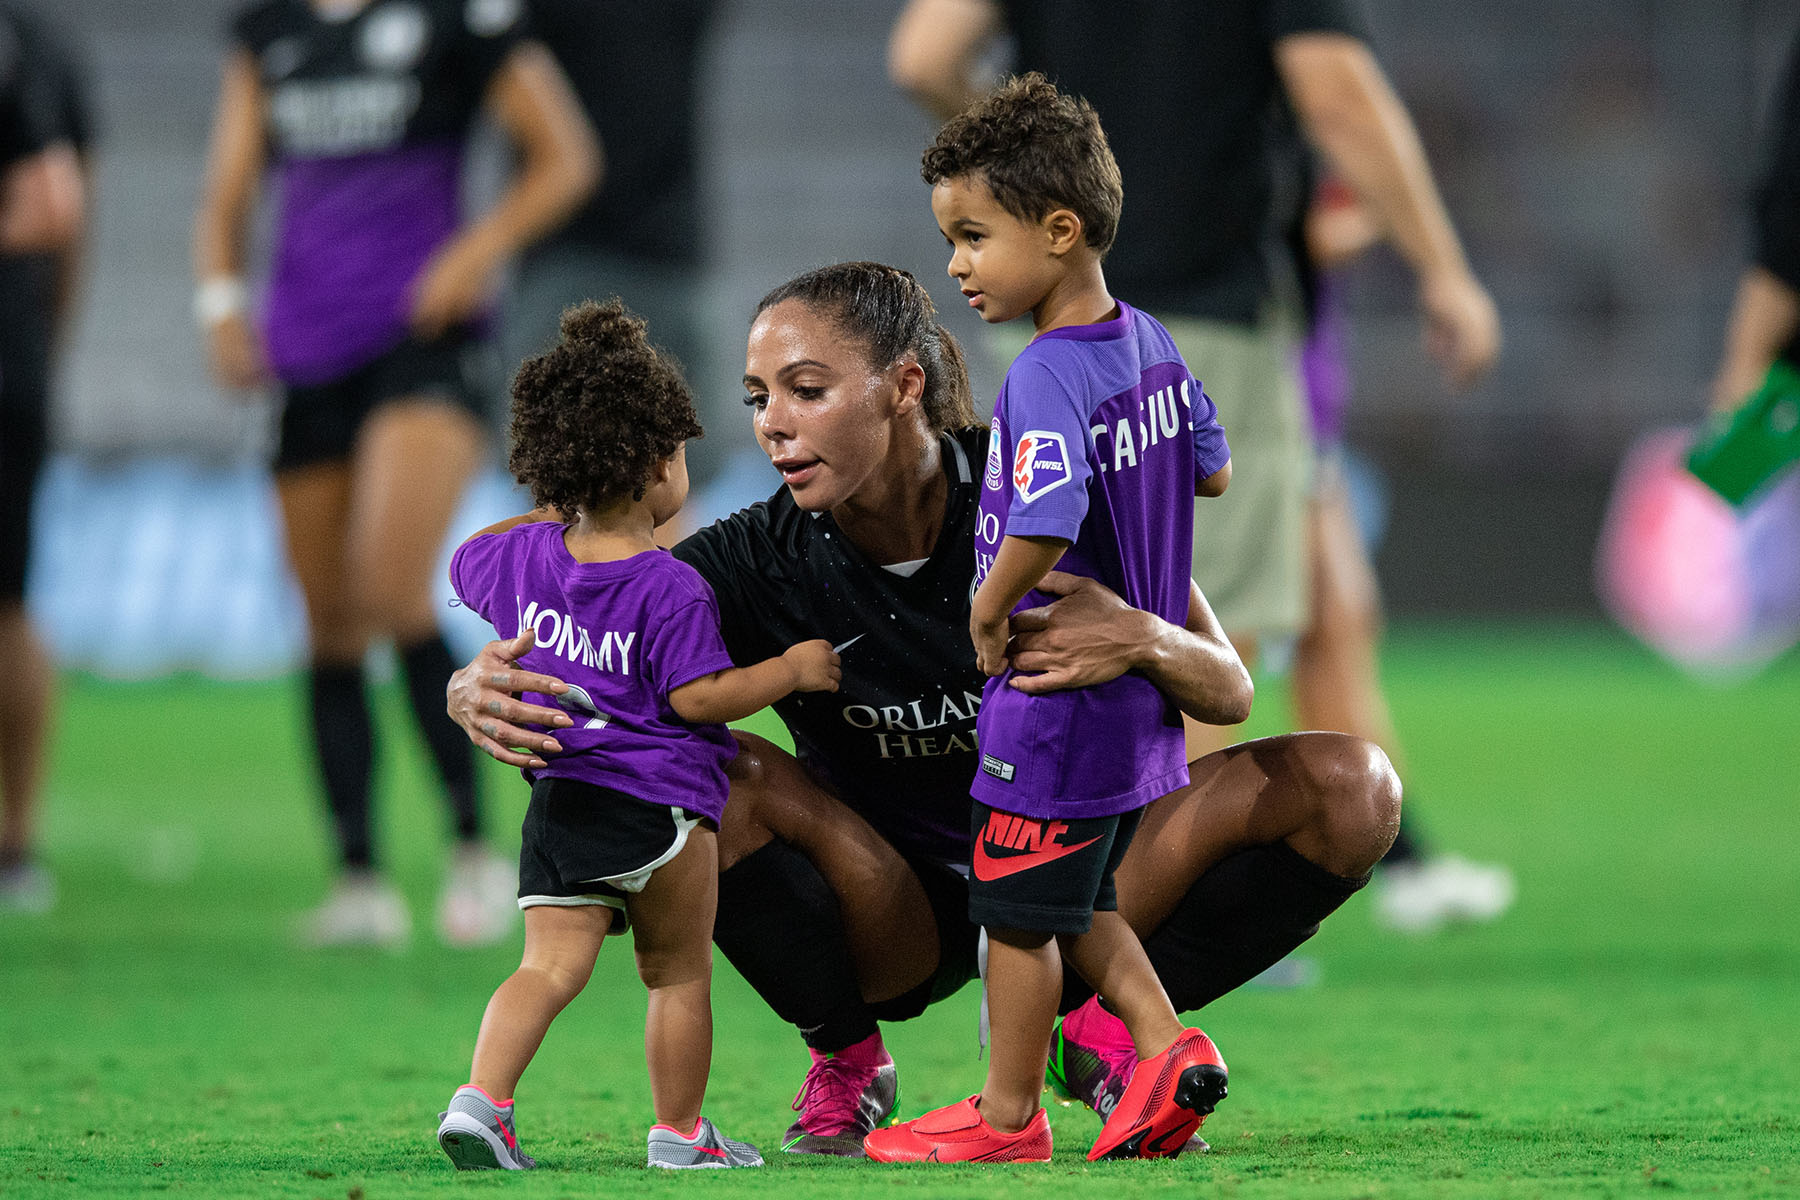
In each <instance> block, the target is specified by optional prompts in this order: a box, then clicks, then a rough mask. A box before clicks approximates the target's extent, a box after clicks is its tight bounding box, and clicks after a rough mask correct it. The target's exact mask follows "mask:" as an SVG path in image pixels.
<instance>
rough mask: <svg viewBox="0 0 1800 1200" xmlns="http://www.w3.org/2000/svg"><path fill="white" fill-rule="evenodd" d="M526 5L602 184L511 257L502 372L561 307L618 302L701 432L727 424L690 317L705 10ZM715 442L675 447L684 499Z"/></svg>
mask: <svg viewBox="0 0 1800 1200" xmlns="http://www.w3.org/2000/svg"><path fill="white" fill-rule="evenodd" d="M527 8H528V11H529V12H530V15H531V30H532V34H533V36H535V37H536V38H538V39H539V40H540V41H541V42H542V43H543V44H544V46H545V47H546V48H547V49H548V50H549V51H550V53H551V54H552V55H554V56H555V58H556V60H557V62H558V63H559V64H561V66H562V69H563V73H564V74H565V75H567V76H568V79H569V83H570V85H571V87H572V88H573V89H574V92H575V97H576V99H577V100H579V101H580V102H581V107H582V108H583V110H584V111H585V112H586V113H587V116H588V119H589V120H590V121H592V122H593V125H594V128H595V129H596V130H597V131H598V132H599V135H600V144H601V145H602V146H604V147H606V179H605V182H604V184H603V185H602V186H601V187H600V188H599V190H597V191H596V192H595V193H594V194H593V195H592V196H591V197H589V198H588V200H587V202H586V203H585V204H583V205H582V206H581V207H580V208H579V209H577V210H576V211H575V213H574V215H573V216H571V217H570V218H569V220H568V221H567V222H566V223H564V224H563V225H562V226H561V227H559V228H558V229H556V230H555V231H553V232H551V233H549V234H547V235H546V236H545V237H543V238H542V239H541V240H539V241H538V242H536V243H534V244H533V245H531V246H529V247H527V248H525V250H524V251H523V252H522V253H521V254H520V256H519V262H518V270H517V272H516V277H515V279H514V282H513V288H512V293H511V295H510V296H509V297H508V298H507V305H506V314H505V323H504V326H503V329H502V334H501V349H502V351H503V354H504V361H505V362H507V363H509V364H510V363H517V362H522V361H523V360H525V359H527V358H530V357H532V356H533V355H536V354H540V353H542V352H543V351H544V349H545V348H546V347H547V346H549V345H553V344H554V343H555V341H556V331H557V323H558V322H559V321H560V320H561V318H562V312H563V310H564V309H565V308H567V307H569V306H570V305H572V304H576V303H579V302H580V301H582V300H586V299H591V298H593V297H596V296H612V295H618V296H622V297H623V298H624V300H625V302H626V303H627V304H628V305H630V306H631V309H632V311H633V312H636V313H638V314H639V315H641V316H642V317H643V318H644V319H645V321H647V322H648V323H649V326H650V329H651V330H652V331H653V333H654V334H655V337H656V341H657V345H658V346H659V347H660V348H662V349H664V350H666V351H667V352H669V353H670V354H673V355H674V356H675V358H676V359H677V360H678V361H679V362H680V363H681V364H682V367H683V370H684V373H685V374H686V375H687V376H688V377H689V378H690V379H693V380H694V383H695V390H696V391H697V392H698V393H699V394H700V396H701V398H702V399H701V406H702V407H701V418H702V423H703V424H706V425H721V424H726V423H735V422H736V421H737V419H738V414H737V413H736V412H734V411H728V410H726V409H722V408H716V407H715V408H712V409H709V408H708V407H707V403H706V400H705V397H706V396H708V395H711V394H714V393H715V392H716V393H717V394H718V395H720V396H723V397H725V398H726V400H727V401H728V402H729V403H730V404H731V405H732V407H733V408H735V406H736V400H735V394H734V393H730V392H727V391H724V390H722V389H718V388H713V387H709V386H708V385H707V382H706V380H705V379H704V377H703V375H702V371H703V370H704V368H705V367H706V366H707V365H708V355H707V350H706V348H707V345H708V341H707V335H706V334H705V325H704V322H703V321H702V320H700V317H699V313H698V307H699V303H700V298H701V295H702V286H701V211H700V195H699V173H698V151H697V147H696V145H695V143H696V140H697V133H698V130H697V123H696V109H697V105H698V74H699V70H700V55H701V51H702V49H703V48H704V43H705V39H706V35H707V32H708V29H709V27H710V25H711V22H712V20H713V17H714V14H715V13H716V11H717V9H718V0H659V2H658V3H656V4H640V3H633V2H632V0H527ZM719 441H720V439H718V438H706V439H701V440H699V441H696V442H695V443H694V444H693V445H692V446H690V447H689V448H688V470H689V472H690V474H691V476H692V478H693V480H694V486H695V489H696V491H697V492H699V491H703V490H704V488H705V487H706V484H707V482H708V481H709V480H711V479H712V478H713V477H714V476H715V475H716V474H717V473H718V471H719V469H720V467H721V465H722V460H723V458H724V457H725V453H726V452H725V449H724V448H723V447H721V446H720V445H719V444H718V443H719ZM759 482H760V471H759ZM761 497H762V493H760V492H759V493H758V494H757V495H756V496H754V497H749V499H761ZM677 520H678V521H682V522H684V523H685V522H686V520H687V518H685V517H678V518H677Z"/></svg>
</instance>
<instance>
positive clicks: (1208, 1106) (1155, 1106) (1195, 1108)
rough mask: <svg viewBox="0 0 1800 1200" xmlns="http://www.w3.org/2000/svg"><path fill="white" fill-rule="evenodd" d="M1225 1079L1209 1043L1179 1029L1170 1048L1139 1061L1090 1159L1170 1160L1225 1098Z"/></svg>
mask: <svg viewBox="0 0 1800 1200" xmlns="http://www.w3.org/2000/svg"><path fill="white" fill-rule="evenodd" d="M1226 1078H1227V1077H1226V1073H1225V1060H1224V1059H1222V1058H1220V1057H1219V1050H1218V1047H1216V1046H1214V1045H1213V1044H1212V1039H1211V1038H1209V1037H1207V1036H1206V1035H1205V1034H1204V1033H1201V1032H1200V1031H1199V1030H1198V1029H1184V1030H1182V1031H1181V1036H1180V1037H1178V1038H1176V1039H1175V1044H1174V1045H1172V1046H1170V1047H1169V1048H1168V1049H1167V1050H1164V1051H1163V1052H1162V1053H1161V1054H1158V1055H1157V1056H1156V1057H1154V1058H1146V1059H1144V1060H1143V1061H1142V1062H1140V1063H1138V1065H1137V1070H1136V1072H1134V1073H1133V1074H1132V1076H1131V1083H1130V1085H1129V1086H1128V1087H1126V1089H1125V1094H1124V1095H1123V1096H1120V1097H1119V1102H1118V1104H1117V1105H1115V1106H1114V1108H1113V1110H1112V1115H1111V1116H1109V1117H1108V1118H1107V1119H1106V1124H1105V1125H1104V1126H1103V1127H1102V1128H1101V1130H1100V1136H1099V1138H1098V1139H1096V1140H1095V1142H1094V1148H1093V1149H1092V1150H1089V1151H1088V1161H1089V1162H1099V1161H1100V1160H1102V1159H1109V1158H1174V1157H1175V1156H1176V1155H1178V1154H1180V1153H1181V1152H1182V1151H1183V1150H1184V1149H1186V1148H1187V1144H1188V1138H1190V1137H1192V1136H1193V1134H1194V1131H1195V1130H1196V1129H1198V1128H1200V1123H1201V1122H1202V1121H1204V1120H1206V1118H1207V1116H1208V1115H1209V1114H1210V1113H1211V1112H1212V1110H1213V1108H1214V1107H1215V1106H1216V1105H1217V1104H1218V1103H1219V1101H1221V1100H1223V1099H1224V1098H1225V1083H1226Z"/></svg>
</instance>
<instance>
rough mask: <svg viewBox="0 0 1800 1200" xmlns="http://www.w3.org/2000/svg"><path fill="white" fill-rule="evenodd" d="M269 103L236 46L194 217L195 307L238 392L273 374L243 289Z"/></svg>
mask: <svg viewBox="0 0 1800 1200" xmlns="http://www.w3.org/2000/svg"><path fill="white" fill-rule="evenodd" d="M266 104H267V97H266V96H265V95H264V92H263V86H262V80H261V79H260V78H259V77H258V75H257V70H256V61H255V59H253V58H252V57H251V55H250V52H249V51H248V50H245V49H242V48H238V49H236V50H233V51H232V54H231V57H230V58H228V59H226V60H225V70H224V73H223V76H222V78H221V80H220V84H219V101H218V107H217V108H216V109H215V111H214V114H213V129H212V142H211V146H210V149H209V150H208V152H207V164H206V177H205V182H204V184H203V186H202V188H201V193H200V210H199V213H198V214H197V215H196V217H195V220H194V278H195V281H196V289H197V290H196V291H195V294H194V309H195V316H196V318H197V319H198V320H199V322H200V325H201V328H202V330H203V331H204V332H205V334H206V339H207V350H208V352H209V354H210V357H211V359H212V367H213V371H214V373H215V374H216V375H217V376H218V378H219V381H220V382H221V383H223V384H224V385H225V386H226V387H229V388H234V389H241V388H251V387H255V386H257V385H258V384H260V383H262V382H264V381H265V380H266V379H267V378H268V370H267V368H266V366H265V364H264V361H263V355H262V346H261V345H260V344H259V342H258V340H257V337H256V331H255V330H254V329H253V328H252V326H251V324H250V318H249V313H248V311H247V310H246V306H245V292H244V242H245V234H246V231H247V230H248V228H249V225H250V214H251V211H252V210H253V209H254V208H255V206H256V198H257V193H258V191H259V187H260V183H261V180H262V170H263V159H264V155H265V153H266V143H265V139H264V134H263V117H264V109H265V106H266Z"/></svg>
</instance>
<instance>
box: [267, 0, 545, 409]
mask: <svg viewBox="0 0 1800 1200" xmlns="http://www.w3.org/2000/svg"><path fill="white" fill-rule="evenodd" d="M524 26H525V22H524V10H523V7H522V5H521V4H520V0H479V2H472V0H369V2H368V3H367V4H364V5H362V6H361V7H358V8H355V9H353V10H350V11H331V12H327V11H322V10H320V9H318V8H315V7H314V6H313V5H311V4H307V3H296V2H295V0H259V2H257V3H253V4H249V5H246V6H245V7H244V8H243V9H242V10H241V11H240V12H239V13H238V14H237V16H236V18H235V19H234V20H233V21H232V26H231V30H232V32H231V36H232V41H233V43H234V44H235V45H236V47H237V48H238V49H239V50H241V51H242V52H244V53H246V54H248V55H249V56H250V57H251V59H252V60H253V62H254V64H255V70H256V74H257V80H258V83H259V85H260V86H261V88H262V91H263V94H264V97H265V101H266V103H265V105H264V110H265V112H264V118H265V119H264V133H265V135H266V138H267V145H268V154H269V164H270V167H271V174H272V176H273V178H274V181H275V185H276V186H275V192H276V198H277V203H278V207H279V216H278V218H277V223H276V234H275V239H274V240H275V261H274V265H273V269H272V271H271V272H270V277H269V281H268V296H267V301H266V306H265V310H264V312H263V315H262V327H263V335H264V338H265V340H266V343H267V346H268V353H269V363H270V366H271V367H272V368H273V369H274V371H275V375H276V377H277V378H279V379H280V380H281V381H282V382H283V383H284V384H287V385H288V386H290V387H305V386H309V385H314V384H320V383H326V382H329V381H331V380H334V379H338V378H341V377H343V376H344V375H346V374H348V373H349V372H351V371H353V370H355V369H356V368H357V367H360V366H362V365H364V364H365V363H368V362H370V361H371V360H373V359H375V358H377V357H379V356H380V355H382V354H384V353H386V352H387V351H388V350H391V349H393V348H394V347H395V346H397V345H399V344H400V343H401V342H402V341H403V340H405V338H406V337H407V335H408V328H409V322H408V317H409V314H410V311H411V308H412V299H413V295H414V292H415V290H416V289H417V287H418V284H419V280H420V278H421V275H422V273H423V271H424V269H425V266H426V264H427V263H429V262H430V260H431V256H432V255H433V254H434V253H436V252H437V251H438V250H439V249H440V248H441V247H442V246H443V245H444V244H445V243H446V242H448V241H449V239H450V238H451V237H452V236H453V235H454V233H455V231H456V228H457V225H458V222H459V219H460V213H459V210H460V206H461V205H460V200H461V197H460V191H461V183H462V179H461V176H462V164H463V146H464V144H465V143H466V141H467V140H468V136H469V129H470V126H471V124H472V122H473V121H474V119H475V114H476V112H477V111H478V110H479V109H480V107H481V105H482V103H483V102H484V99H485V97H486V95H487V91H488V87H489V85H490V83H491V82H492V81H493V79H494V76H495V74H496V73H497V72H498V71H499V69H500V66H501V64H502V63H503V62H504V61H505V59H506V57H507V56H508V55H509V54H510V53H511V52H512V51H513V50H514V48H516V47H517V46H518V45H519V43H520V40H521V39H522V38H523V37H524V35H525V27H524Z"/></svg>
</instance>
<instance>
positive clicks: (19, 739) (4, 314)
mask: <svg viewBox="0 0 1800 1200" xmlns="http://www.w3.org/2000/svg"><path fill="white" fill-rule="evenodd" d="M83 91H84V86H83V81H82V78H81V72H80V69H79V65H78V64H77V62H76V60H75V58H74V56H73V54H72V53H71V51H70V49H69V47H68V45H67V43H66V42H65V40H64V39H63V38H62V36H61V35H60V34H59V33H58V32H57V31H55V30H53V29H51V28H49V27H47V26H46V25H45V24H44V23H43V22H42V21H41V20H40V19H38V18H37V17H36V15H35V14H33V13H31V12H30V11H29V10H26V9H22V8H18V7H15V6H13V5H5V6H0V660H3V661H5V662H7V663H10V664H12V670H11V671H10V672H9V675H10V678H9V679H8V683H7V686H6V687H5V688H3V689H0V912H5V911H9V910H10V911H16V912H44V911H47V910H48V909H50V908H51V906H52V905H54V904H55V902H56V887H55V882H54V880H53V879H52V877H51V875H50V873H49V871H48V870H47V869H45V868H44V866H43V865H42V864H41V863H39V862H38V861H37V860H36V858H35V857H34V853H33V842H34V837H35V826H36V816H37V808H38V801H39V796H40V791H41V788H42V785H43V771H44V749H45V743H46V739H47V735H48V731H49V722H50V711H51V707H52V695H51V693H52V687H53V681H54V676H53V672H52V667H51V663H50V657H49V655H48V653H47V652H46V651H45V649H44V646H43V643H42V642H41V641H40V640H39V638H38V636H37V633H36V631H35V630H34V629H33V627H32V623H31V618H30V614H29V613H28V612H27V611H26V607H25V572H26V567H27V564H28V561H29V559H30V553H31V521H32V500H33V497H34V494H35V491H36V485H37V479H38V474H39V471H40V469H41V468H42V466H43V462H44V454H45V450H46V447H47V446H48V443H49V416H50V379H51V374H52V367H53V359H54V351H55V349H56V347H57V344H58V343H59V341H60V340H61V338H62V335H63V332H64V331H65V329H66V327H67V324H68V321H69V317H70V313H71V308H72V305H73V302H74V297H75V288H76V282H77V280H76V276H77V273H78V269H79V260H80V254H81V246H82V230H83V225H84V218H85V215H86V207H87V205H86V194H87V171H86V167H87V164H86V156H87V154H88V150H89V147H90V140H91V126H90V122H89V114H88V106H87V104H86V102H85V100H84V98H83Z"/></svg>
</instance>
